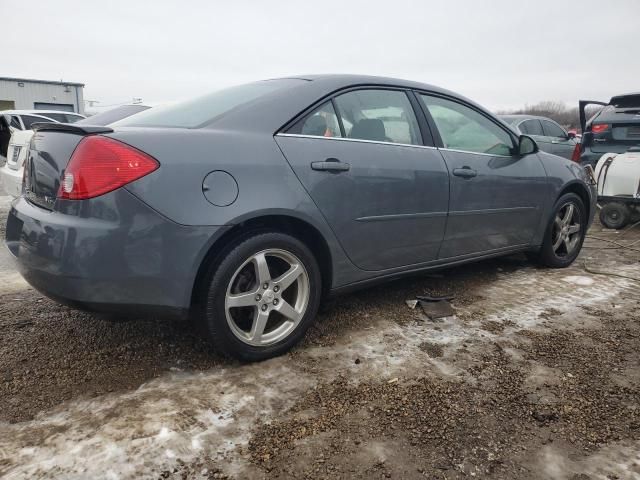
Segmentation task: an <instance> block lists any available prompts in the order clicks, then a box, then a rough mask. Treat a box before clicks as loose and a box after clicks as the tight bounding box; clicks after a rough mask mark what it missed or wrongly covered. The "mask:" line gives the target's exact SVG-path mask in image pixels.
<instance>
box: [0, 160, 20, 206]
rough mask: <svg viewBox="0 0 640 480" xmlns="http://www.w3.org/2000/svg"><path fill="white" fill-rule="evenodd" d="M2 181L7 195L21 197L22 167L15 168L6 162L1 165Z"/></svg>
mask: <svg viewBox="0 0 640 480" xmlns="http://www.w3.org/2000/svg"><path fill="white" fill-rule="evenodd" d="M0 182H2V187H3V188H4V191H5V192H7V195H11V196H12V197H14V198H15V197H19V196H20V194H21V193H22V169H20V170H13V169H11V168H9V167H8V165H6V164H5V165H4V166H2V167H0Z"/></svg>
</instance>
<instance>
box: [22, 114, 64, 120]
mask: <svg viewBox="0 0 640 480" xmlns="http://www.w3.org/2000/svg"><path fill="white" fill-rule="evenodd" d="M42 115H44V116H45V117H47V118H51V119H53V120H55V121H56V122H60V123H66V122H67V116H66V115H65V114H64V113H55V112H42ZM22 121H23V122H24V116H23V117H22ZM41 121H42V120H41Z"/></svg>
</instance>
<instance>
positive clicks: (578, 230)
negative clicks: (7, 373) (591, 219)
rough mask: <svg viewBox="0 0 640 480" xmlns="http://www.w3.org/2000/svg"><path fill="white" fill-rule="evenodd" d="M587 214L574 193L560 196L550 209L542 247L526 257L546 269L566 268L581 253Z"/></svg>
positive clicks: (580, 200)
mask: <svg viewBox="0 0 640 480" xmlns="http://www.w3.org/2000/svg"><path fill="white" fill-rule="evenodd" d="M586 226H587V214H586V209H585V206H584V203H583V202H582V199H581V198H580V197H579V196H578V195H576V194H575V193H567V194H565V195H562V196H561V197H560V198H559V199H558V200H557V201H556V203H555V205H554V206H553V210H552V214H551V218H550V220H549V223H548V225H547V230H546V231H545V234H544V240H543V242H542V247H541V248H540V250H539V251H538V252H536V253H530V254H529V258H530V259H533V260H534V261H535V262H536V263H539V264H541V265H543V266H545V267H551V268H566V267H568V266H569V265H571V264H572V263H573V262H574V261H575V259H576V258H577V257H578V255H579V253H580V249H581V248H582V243H583V242H584V237H585V235H586Z"/></svg>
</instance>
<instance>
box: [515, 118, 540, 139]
mask: <svg viewBox="0 0 640 480" xmlns="http://www.w3.org/2000/svg"><path fill="white" fill-rule="evenodd" d="M518 129H519V130H520V131H521V132H522V133H524V134H525V135H540V136H543V135H544V133H542V125H540V120H525V121H524V122H522V123H521V124H520V125H518Z"/></svg>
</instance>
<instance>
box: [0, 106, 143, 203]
mask: <svg viewBox="0 0 640 480" xmlns="http://www.w3.org/2000/svg"><path fill="white" fill-rule="evenodd" d="M148 108H150V107H148V106H147V105H140V104H136V105H121V106H119V107H116V108H113V109H111V110H107V111H104V112H100V113H98V114H96V115H94V116H92V117H89V118H84V117H83V116H82V115H76V114H73V115H76V116H77V117H79V118H80V119H79V120H76V119H75V118H74V121H73V122H71V123H77V124H78V125H82V124H86V123H87V122H89V123H90V124H91V125H108V124H110V123H113V122H115V121H117V120H122V119H123V118H126V117H128V116H131V115H134V114H136V113H138V112H142V111H144V110H147V109H148ZM55 113H56V114H60V115H54V114H52V113H50V112H48V113H47V115H50V116H51V117H54V116H56V117H57V118H59V119H60V121H62V120H64V119H66V118H69V116H70V115H72V114H70V113H67V112H55ZM27 117H28V118H27ZM20 120H21V121H22V122H23V123H24V124H25V125H28V128H27V129H26V130H15V129H14V132H13V134H12V136H11V140H10V143H9V147H8V155H9V156H8V157H7V161H6V164H5V165H4V166H2V167H0V180H2V183H3V186H4V190H5V191H6V192H7V193H8V194H9V195H10V196H12V197H14V198H15V197H19V196H20V193H21V192H22V175H23V171H24V170H23V164H24V159H25V158H26V155H27V150H28V148H29V142H30V141H31V137H32V136H33V130H31V126H32V124H33V123H37V122H49V123H51V122H57V121H58V120H54V119H52V118H48V117H43V116H39V115H28V116H27V115H23V116H22V117H21V119H20ZM11 121H12V124H13V122H14V121H15V117H14V116H12V117H11Z"/></svg>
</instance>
